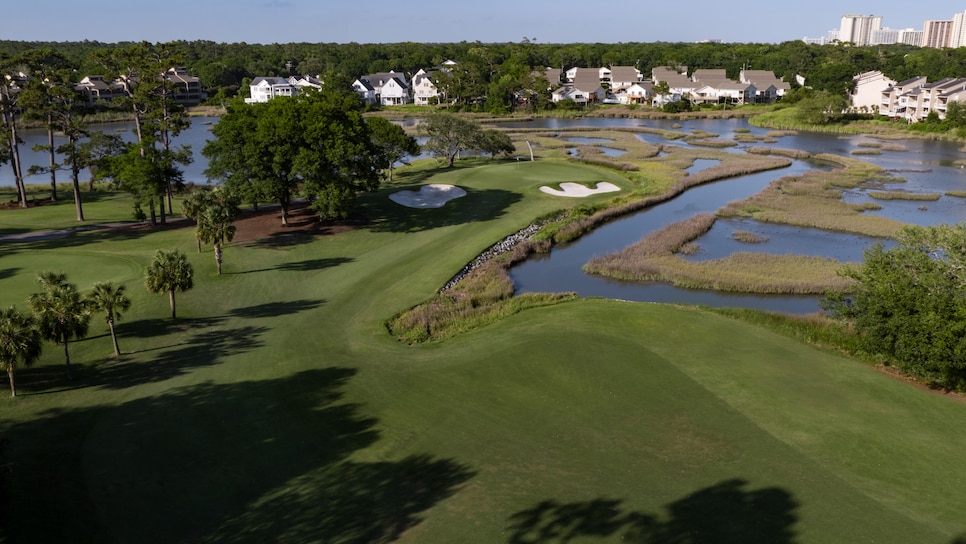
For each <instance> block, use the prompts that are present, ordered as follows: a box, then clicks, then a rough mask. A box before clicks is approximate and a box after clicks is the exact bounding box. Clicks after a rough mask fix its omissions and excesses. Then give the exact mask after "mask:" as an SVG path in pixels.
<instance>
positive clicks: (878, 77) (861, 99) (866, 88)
mask: <svg viewBox="0 0 966 544" xmlns="http://www.w3.org/2000/svg"><path fill="white" fill-rule="evenodd" d="M852 80H853V81H854V82H855V84H854V86H853V88H852V91H851V93H849V102H851V104H852V109H854V110H855V111H858V112H863V113H864V112H875V113H878V112H879V110H880V109H881V108H882V93H883V91H885V90H886V89H888V88H889V87H892V86H893V85H895V84H896V81H895V80H893V79H889V78H888V77H886V76H885V74H883V73H882V72H880V71H879V70H873V71H870V72H863V73H861V74H859V75H857V76H855V77H853V78H852Z"/></svg>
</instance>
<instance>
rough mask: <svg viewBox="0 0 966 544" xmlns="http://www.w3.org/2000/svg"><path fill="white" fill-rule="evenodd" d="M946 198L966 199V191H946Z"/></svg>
mask: <svg viewBox="0 0 966 544" xmlns="http://www.w3.org/2000/svg"><path fill="white" fill-rule="evenodd" d="M946 196H952V197H956V198H966V191H946Z"/></svg>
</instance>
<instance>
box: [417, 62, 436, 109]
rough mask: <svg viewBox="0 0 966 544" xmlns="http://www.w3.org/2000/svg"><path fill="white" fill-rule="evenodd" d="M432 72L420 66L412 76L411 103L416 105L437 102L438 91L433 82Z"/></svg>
mask: <svg viewBox="0 0 966 544" xmlns="http://www.w3.org/2000/svg"><path fill="white" fill-rule="evenodd" d="M432 74H433V72H427V71H426V70H423V69H422V68H420V70H419V71H418V72H416V75H414V76H413V82H412V89H413V104H416V105H417V106H427V105H429V104H433V103H435V104H439V102H440V99H441V97H440V93H439V89H438V88H437V87H436V84H435V83H434V82H433V75H432Z"/></svg>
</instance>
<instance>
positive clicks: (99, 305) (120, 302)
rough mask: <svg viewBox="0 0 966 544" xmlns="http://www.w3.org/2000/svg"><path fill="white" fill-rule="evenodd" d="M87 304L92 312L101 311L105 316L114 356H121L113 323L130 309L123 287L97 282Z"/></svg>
mask: <svg viewBox="0 0 966 544" xmlns="http://www.w3.org/2000/svg"><path fill="white" fill-rule="evenodd" d="M87 304H88V306H90V308H91V309H92V310H101V311H103V312H104V313H105V314H106V315H105V318H104V321H106V322H107V326H108V327H110V328H111V340H112V341H113V342H114V356H115V357H118V356H120V355H121V349H120V348H119V347H118V346H117V333H115V332H114V321H116V320H118V319H121V312H124V311H127V309H128V308H130V307H131V299H129V298H127V296H126V295H125V294H124V286H123V285H118V286H116V287H115V286H114V284H113V283H111V282H109V281H99V282H97V283H95V284H94V286H93V290H92V291H91V292H90V293H89V294H88V295H87Z"/></svg>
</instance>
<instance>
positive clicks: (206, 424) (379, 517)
mask: <svg viewBox="0 0 966 544" xmlns="http://www.w3.org/2000/svg"><path fill="white" fill-rule="evenodd" d="M355 373H356V371H355V370H352V369H347V368H324V369H315V370H308V371H303V372H299V373H297V374H293V375H289V376H286V377H283V378H278V379H273V380H260V381H243V382H235V383H200V384H195V385H191V386H188V387H182V388H178V389H173V390H169V391H167V392H165V393H163V394H161V395H157V396H152V397H142V398H135V399H132V400H129V401H127V402H124V403H121V404H118V405H110V406H95V407H89V408H77V409H71V408H59V409H52V410H48V411H46V412H44V413H41V414H39V415H38V416H36V417H32V418H30V419H29V420H26V421H21V422H16V423H14V424H12V425H10V424H8V425H6V426H5V431H4V435H3V437H4V438H6V439H8V440H9V441H10V444H11V447H10V449H9V455H8V456H7V459H6V460H7V461H9V463H10V466H11V467H12V469H11V470H12V475H11V478H10V484H11V485H10V489H9V492H10V496H12V497H16V498H17V499H16V500H15V501H11V504H10V511H9V512H8V515H7V520H8V521H9V523H8V524H7V525H6V527H4V528H2V529H0V540H3V537H7V538H8V539H9V541H10V542H27V541H32V542H75V543H79V544H82V543H85V542H113V541H119V542H144V543H151V542H165V543H167V542H218V543H233V542H308V541H314V542H358V543H363V542H367V543H368V542H389V541H392V540H395V539H396V538H397V537H398V536H399V535H400V534H401V533H403V532H404V531H406V530H407V529H409V528H412V527H413V526H415V525H418V524H419V523H420V521H421V519H422V517H421V514H422V512H424V511H426V510H427V509H429V508H431V507H432V506H433V505H435V504H436V503H437V502H438V501H440V500H442V499H444V498H446V497H448V496H450V495H452V494H454V493H456V492H457V491H458V489H459V487H460V486H461V485H462V484H464V483H465V482H466V481H468V480H469V479H470V478H472V477H473V471H472V470H470V469H469V468H468V467H466V466H465V465H462V464H460V463H458V462H456V461H454V460H451V459H436V458H433V457H432V456H429V455H414V456H410V457H407V458H405V459H402V460H399V461H380V462H371V463H366V462H361V461H356V460H351V458H350V456H351V455H352V454H353V453H354V452H356V451H358V450H360V449H362V448H365V447H368V446H370V445H372V444H373V443H374V442H375V441H376V440H377V439H378V431H377V430H376V424H377V420H375V419H373V418H371V417H366V416H365V415H363V413H362V407H361V406H359V405H357V404H352V403H348V402H346V401H345V400H344V398H343V395H344V394H343V391H342V389H343V388H344V386H345V385H346V384H347V383H348V382H349V380H350V379H351V378H352V377H353V376H354V375H355ZM81 451H83V453H84V455H79V452H81Z"/></svg>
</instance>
